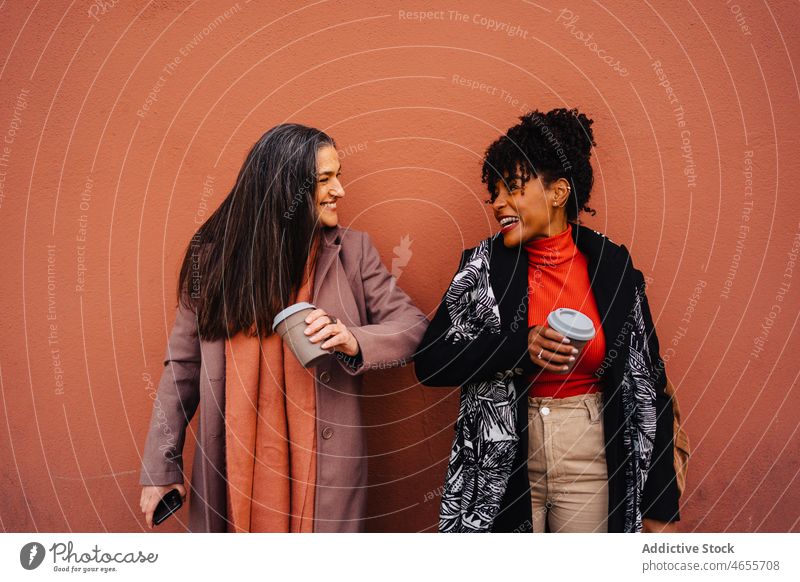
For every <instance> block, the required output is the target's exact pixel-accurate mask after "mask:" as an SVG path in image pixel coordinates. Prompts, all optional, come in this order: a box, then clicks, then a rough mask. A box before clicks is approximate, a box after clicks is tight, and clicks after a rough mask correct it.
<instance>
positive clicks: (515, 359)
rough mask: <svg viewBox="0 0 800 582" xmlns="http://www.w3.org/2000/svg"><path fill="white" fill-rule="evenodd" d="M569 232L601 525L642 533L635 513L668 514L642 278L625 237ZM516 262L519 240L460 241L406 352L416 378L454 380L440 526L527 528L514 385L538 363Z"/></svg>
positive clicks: (657, 362) (662, 409)
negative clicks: (452, 270) (578, 270)
mask: <svg viewBox="0 0 800 582" xmlns="http://www.w3.org/2000/svg"><path fill="white" fill-rule="evenodd" d="M572 235H573V238H574V240H575V243H576V245H577V246H578V249H579V250H580V251H581V252H582V253H583V254H584V255H585V256H586V259H587V266H588V271H589V279H590V282H591V286H592V292H593V294H594V296H595V300H596V303H597V306H598V310H599V312H600V317H601V320H602V322H603V332H604V334H605V339H606V357H605V359H604V360H603V364H602V365H601V367H600V369H599V370H598V375H599V376H600V378H601V379H602V384H603V398H604V400H603V420H604V432H605V447H606V462H607V465H608V475H609V483H608V484H609V487H608V490H609V519H608V528H609V531H610V532H637V531H641V527H642V518H643V517H649V518H653V519H658V520H661V521H676V520H678V519H679V512H678V492H677V486H676V483H675V470H674V467H673V465H672V461H673V452H672V451H673V444H672V442H673V441H672V439H673V435H672V430H673V428H672V422H673V416H672V406H671V401H670V399H669V397H668V396H667V395H666V394H665V393H664V386H665V384H666V375H665V370H664V362H663V360H662V359H661V357H660V355H659V346H658V339H657V337H656V334H655V329H654V326H653V321H652V316H651V314H650V308H649V305H648V303H647V296H646V295H645V285H644V277H643V275H642V273H641V272H640V271H638V270H637V269H635V268H634V267H633V265H632V263H631V258H630V254H629V253H628V251H627V249H626V248H625V247H624V246H622V245H617V244H615V243H613V242H612V241H611V240H610V239H608V238H607V237H605V236H604V235H602V234H600V233H598V232H596V231H593V230H591V229H589V228H587V227H584V226H581V225H578V224H573V225H572ZM527 269H528V262H527V256H526V255H525V251H524V249H522V248H519V247H517V248H513V249H509V248H506V247H505V246H504V245H503V241H502V237H501V236H499V235H495V236H494V237H491V238H489V239H485V240H484V241H482V242H481V243H480V244H479V245H478V246H477V247H475V248H472V249H468V250H466V251H464V253H463V254H462V257H461V262H460V264H459V268H458V270H457V272H456V275H455V276H454V277H453V280H452V282H451V284H450V287H449V288H448V290H447V292H446V293H445V295H444V297H443V299H442V302H441V304H440V306H439V309H438V310H437V312H436V315H435V316H434V319H433V321H432V322H431V325H430V326H429V327H428V330H427V332H426V334H425V337H424V338H423V341H422V344H421V345H420V347H419V349H418V352H417V354H416V355H415V366H416V374H417V377H418V379H419V380H420V382H422V383H423V384H425V385H428V386H461V396H460V405H459V412H458V419H457V421H456V425H455V438H454V440H453V446H452V448H451V451H450V460H449V463H448V467H447V474H446V476H445V484H444V489H443V494H442V502H441V509H440V523H439V529H440V531H444V532H486V531H514V532H529V531H531V528H532V517H531V502H530V488H529V484H528V471H527V447H528V437H527V430H528V427H527V418H528V417H527V394H526V393H525V392H526V391H525V390H524V389H520V388H521V387H523V386H524V384H523V381H524V379H525V376H526V375H528V374H531V373H535V372H536V371H537V370H538V369H539V368H538V367H537V366H536V365H535V364H533V362H532V361H531V360H530V357H529V356H528V354H527V335H528V277H527V275H528V274H527ZM515 379H516V381H515Z"/></svg>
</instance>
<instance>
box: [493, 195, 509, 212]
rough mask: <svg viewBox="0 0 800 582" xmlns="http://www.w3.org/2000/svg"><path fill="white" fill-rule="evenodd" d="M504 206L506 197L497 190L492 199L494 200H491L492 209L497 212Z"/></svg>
mask: <svg viewBox="0 0 800 582" xmlns="http://www.w3.org/2000/svg"><path fill="white" fill-rule="evenodd" d="M505 207H506V197H505V196H503V194H502V193H501V192H498V193H497V196H496V197H495V199H494V202H492V209H493V210H494V211H495V212H497V211H499V210H502V209H503V208H505Z"/></svg>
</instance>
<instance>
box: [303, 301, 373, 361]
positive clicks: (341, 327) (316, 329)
mask: <svg viewBox="0 0 800 582" xmlns="http://www.w3.org/2000/svg"><path fill="white" fill-rule="evenodd" d="M306 323H307V324H308V327H307V328H306V331H305V334H306V335H307V336H311V337H309V338H308V339H309V340H311V341H312V342H313V343H317V342H319V341H321V340H325V341H324V342H323V343H322V345H321V346H320V347H321V348H322V349H323V350H329V349H331V348H333V349H335V350H336V351H337V352H342V353H343V354H345V355H348V356H357V355H358V352H359V351H360V349H361V348H360V347H359V345H358V340H356V338H355V336H354V335H353V334H352V333H350V330H349V329H347V326H346V325H345V324H343V323H342V322H340V321H337V320H336V318H334V317H332V316H330V315H328V314H327V313H325V310H324V309H315V310H314V311H312V312H311V313H309V314H308V317H306Z"/></svg>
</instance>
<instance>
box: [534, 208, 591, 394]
mask: <svg viewBox="0 0 800 582" xmlns="http://www.w3.org/2000/svg"><path fill="white" fill-rule="evenodd" d="M525 249H526V251H527V253H528V325H547V315H548V314H549V313H550V312H551V311H553V310H554V309H557V308H559V307H569V308H571V309H577V310H578V311H580V312H581V313H583V314H585V315H587V316H588V317H589V318H590V319H591V320H592V322H594V327H595V330H596V335H595V337H594V338H593V339H592V340H591V341H589V342H588V343H587V344H586V345H585V346H584V348H583V350H582V351H581V353H580V354H579V355H578V356H577V358H578V361H577V362H576V365H575V367H574V368H572V371H571V372H570V373H569V374H556V373H554V372H550V371H547V370H541V371H539V373H538V374H535V375H532V376H529V377H528V381H529V382H530V388H529V392H528V393H529V395H530V396H534V397H536V396H550V397H553V398H566V397H568V396H577V395H578V394H587V393H590V392H598V391H599V390H600V389H601V387H600V378H599V377H598V376H596V375H595V372H596V371H597V369H598V368H599V367H600V365H601V364H602V362H603V358H604V357H605V351H606V344H605V336H604V335H603V327H602V324H601V320H600V314H599V313H598V310H597V304H596V303H595V299H594V294H593V293H592V287H591V285H590V283H589V271H588V267H587V263H586V257H585V256H584V255H583V253H581V252H580V251H579V250H578V247H577V246H576V245H575V241H573V240H572V225H571V224H570V223H567V229H566V230H565V231H564V232H561V233H559V234H556V235H553V236H549V237H545V238H540V239H535V240H532V241H530V242H528V243H526V244H525Z"/></svg>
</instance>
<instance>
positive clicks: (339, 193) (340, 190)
mask: <svg viewBox="0 0 800 582" xmlns="http://www.w3.org/2000/svg"><path fill="white" fill-rule="evenodd" d="M330 193H331V194H333V195H334V196H336V197H337V198H344V186H342V183H341V182H340V181H339V180H338V179H337V180H335V181H334V183H333V185H332V188H331V190H330Z"/></svg>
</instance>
